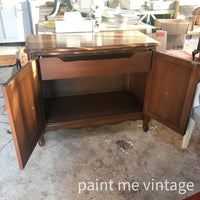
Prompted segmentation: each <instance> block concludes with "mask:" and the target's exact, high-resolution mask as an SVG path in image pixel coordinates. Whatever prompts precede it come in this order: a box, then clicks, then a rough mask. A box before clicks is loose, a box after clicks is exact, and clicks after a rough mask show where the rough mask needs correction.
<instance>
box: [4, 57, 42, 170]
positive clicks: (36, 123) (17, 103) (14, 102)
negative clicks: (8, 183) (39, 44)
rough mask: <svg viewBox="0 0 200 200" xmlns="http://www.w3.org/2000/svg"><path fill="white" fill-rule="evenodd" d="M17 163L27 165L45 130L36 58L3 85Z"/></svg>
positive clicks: (22, 166) (22, 165)
mask: <svg viewBox="0 0 200 200" xmlns="http://www.w3.org/2000/svg"><path fill="white" fill-rule="evenodd" d="M2 90H3V95H4V99H5V104H6V108H7V111H8V117H9V121H10V125H11V130H12V134H13V139H14V143H15V148H16V152H17V157H18V161H19V166H20V168H21V169H23V168H24V166H25V165H26V163H27V161H28V159H29V157H30V155H31V153H32V151H33V149H34V147H35V145H36V143H37V140H38V138H39V137H40V134H41V133H42V131H43V130H44V126H45V121H44V107H43V99H42V91H41V84H40V81H39V77H38V71H37V63H36V60H34V61H31V62H29V63H28V64H27V65H26V66H25V67H24V68H23V69H22V70H21V71H19V72H18V73H16V74H15V75H14V76H13V77H12V78H11V79H9V80H8V81H7V83H5V84H4V85H3V87H2Z"/></svg>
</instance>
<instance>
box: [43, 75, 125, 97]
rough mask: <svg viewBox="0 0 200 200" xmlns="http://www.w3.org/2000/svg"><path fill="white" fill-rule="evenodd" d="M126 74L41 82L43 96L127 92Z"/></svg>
mask: <svg viewBox="0 0 200 200" xmlns="http://www.w3.org/2000/svg"><path fill="white" fill-rule="evenodd" d="M127 77H128V75H127V74H120V75H112V76H111V75H110V76H92V77H84V78H71V79H60V80H48V81H42V82H43V84H42V86H43V96H44V97H45V98H47V97H61V96H70V95H80V94H89V93H101V92H112V91H122V90H127V89H128V88H127V84H128V83H127Z"/></svg>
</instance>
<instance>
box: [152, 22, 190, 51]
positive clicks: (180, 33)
mask: <svg viewBox="0 0 200 200" xmlns="http://www.w3.org/2000/svg"><path fill="white" fill-rule="evenodd" d="M154 25H155V26H156V27H159V28H161V29H162V30H164V31H167V47H166V49H168V50H170V49H182V48H183V46H184V41H185V37H186V34H187V31H188V27H189V22H188V21H186V20H183V19H157V20H155V24H154Z"/></svg>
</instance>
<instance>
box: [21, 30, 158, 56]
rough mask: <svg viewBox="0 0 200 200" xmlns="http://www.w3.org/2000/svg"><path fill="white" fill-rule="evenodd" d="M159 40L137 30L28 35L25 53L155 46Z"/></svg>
mask: <svg viewBox="0 0 200 200" xmlns="http://www.w3.org/2000/svg"><path fill="white" fill-rule="evenodd" d="M158 44H159V42H157V41H156V40H154V39H152V38H150V37H148V36H147V35H145V34H143V33H141V32H139V31H107V32H89V33H67V34H51V35H48V34H45V35H30V36H28V38H27V40H26V45H25V50H24V51H25V52H26V53H39V52H42V53H45V52H46V53H49V52H52V53H53V52H60V53H62V52H68V51H92V50H102V49H116V48H120V47H121V48H124V47H125V48H126V47H148V46H157V45H158Z"/></svg>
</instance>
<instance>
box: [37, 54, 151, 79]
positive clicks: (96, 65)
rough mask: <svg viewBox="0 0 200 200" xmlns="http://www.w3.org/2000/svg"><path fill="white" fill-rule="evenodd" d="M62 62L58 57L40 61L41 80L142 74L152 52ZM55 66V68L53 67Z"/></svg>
mask: <svg viewBox="0 0 200 200" xmlns="http://www.w3.org/2000/svg"><path fill="white" fill-rule="evenodd" d="M120 56H121V55H120V54H119V55H118V57H119V58H115V59H98V58H96V59H95V60H91V59H93V57H95V56H93V57H91V58H90V60H80V61H73V62H71V61H69V62H64V61H62V60H61V59H59V58H58V57H54V58H42V59H41V60H40V66H41V74H42V80H52V79H66V78H78V77H87V76H97V75H112V74H123V73H142V72H148V71H149V70H150V64H151V57H152V52H139V53H135V54H133V55H132V56H131V57H128V58H120ZM55 66H56V67H55Z"/></svg>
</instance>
